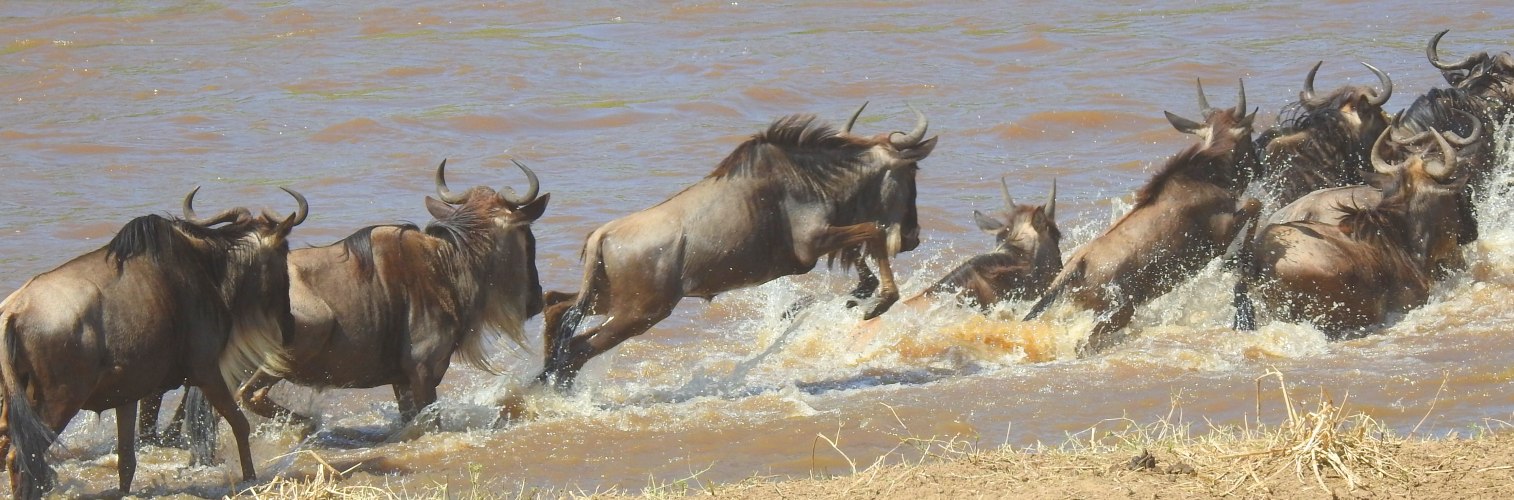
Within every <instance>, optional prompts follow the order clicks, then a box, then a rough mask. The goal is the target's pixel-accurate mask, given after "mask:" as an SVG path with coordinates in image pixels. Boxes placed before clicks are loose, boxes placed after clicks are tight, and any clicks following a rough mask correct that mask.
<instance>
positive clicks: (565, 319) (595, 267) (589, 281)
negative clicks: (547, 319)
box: [543, 231, 605, 372]
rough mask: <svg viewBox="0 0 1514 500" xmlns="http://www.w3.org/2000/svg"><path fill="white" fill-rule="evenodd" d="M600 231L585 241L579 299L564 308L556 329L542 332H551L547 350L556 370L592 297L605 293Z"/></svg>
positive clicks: (550, 364)
mask: <svg viewBox="0 0 1514 500" xmlns="http://www.w3.org/2000/svg"><path fill="white" fill-rule="evenodd" d="M601 241H602V240H601V239H600V233H599V232H598V231H595V232H594V233H592V234H590V235H589V239H588V241H585V242H584V249H583V254H582V255H580V256H579V258H580V259H581V260H582V261H583V263H584V278H583V286H582V288H579V291H578V300H577V301H575V302H574V303H573V305H572V306H569V307H568V310H567V311H564V312H563V316H562V321H560V322H558V324H557V331H553V332H543V335H552V336H553V339H554V341H553V342H552V352H549V353H546V355H547V362H546V369H547V371H549V372H555V371H556V370H558V369H560V368H561V366H560V365H561V364H562V363H563V362H564V357H565V356H566V355H567V353H568V341H569V340H572V339H573V334H574V333H576V332H577V331H578V326H579V325H580V324H581V323H583V320H584V316H586V315H587V313H588V310H589V307H590V306H591V305H592V303H591V301H593V300H595V298H596V297H597V296H598V295H599V294H600V293H602V290H601V287H600V285H602V283H601V282H602V281H603V280H602V279H601V277H602V276H604V272H605V270H604V259H603V257H601V255H600V250H601V249H600V243H601Z"/></svg>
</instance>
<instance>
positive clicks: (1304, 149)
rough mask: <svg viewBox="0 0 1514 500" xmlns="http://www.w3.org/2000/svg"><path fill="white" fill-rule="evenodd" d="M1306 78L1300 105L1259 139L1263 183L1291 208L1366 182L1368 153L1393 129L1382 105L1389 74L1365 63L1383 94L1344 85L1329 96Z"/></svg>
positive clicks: (1387, 91)
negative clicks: (1311, 195) (1316, 194)
mask: <svg viewBox="0 0 1514 500" xmlns="http://www.w3.org/2000/svg"><path fill="white" fill-rule="evenodd" d="M1321 64H1324V61H1320V62H1319V63H1315V65H1314V67H1313V68H1311V69H1310V70H1309V75H1308V76H1306V77H1304V90H1303V91H1301V92H1299V100H1298V102H1295V103H1293V104H1289V105H1288V106H1287V107H1285V108H1284V110H1283V113H1282V115H1283V117H1282V118H1281V119H1280V120H1279V122H1278V125H1276V126H1274V127H1273V128H1271V129H1268V130H1267V131H1266V132H1263V133H1262V135H1261V136H1259V137H1257V140H1256V147H1257V149H1258V150H1259V151H1260V152H1261V171H1260V177H1259V179H1258V180H1259V181H1260V182H1261V186H1262V188H1263V189H1264V190H1265V191H1266V192H1267V193H1269V194H1270V195H1271V196H1272V197H1273V201H1275V202H1276V203H1277V204H1279V205H1281V204H1286V203H1289V202H1291V201H1293V200H1295V199H1298V198H1299V197H1300V196H1303V195H1306V194H1309V193H1311V192H1314V191H1316V190H1319V189H1324V188H1331V187H1339V186H1354V185H1357V184H1361V183H1362V177H1361V174H1360V172H1361V171H1363V170H1366V169H1369V168H1370V167H1371V165H1369V162H1368V160H1367V154H1368V149H1370V148H1371V147H1372V140H1373V139H1376V138H1377V136H1378V134H1380V133H1382V131H1383V129H1384V128H1386V127H1387V126H1388V116H1387V114H1385V113H1384V112H1383V104H1385V103H1387V102H1388V98H1389V97H1391V96H1392V95H1393V80H1392V79H1390V78H1388V74H1387V73H1383V72H1382V71H1381V70H1379V69H1377V68H1376V67H1373V66H1372V65H1371V64H1367V63H1362V65H1363V66H1366V67H1367V69H1369V70H1371V71H1372V73H1373V74H1375V75H1377V78H1378V79H1379V80H1380V81H1381V82H1382V91H1381V92H1379V91H1375V90H1372V88H1370V87H1366V86H1357V85H1350V86H1343V87H1341V88H1339V89H1336V90H1335V91H1334V92H1331V93H1329V94H1326V95H1317V94H1316V93H1315V91H1314V75H1315V74H1316V73H1318V72H1319V68H1320V65H1321Z"/></svg>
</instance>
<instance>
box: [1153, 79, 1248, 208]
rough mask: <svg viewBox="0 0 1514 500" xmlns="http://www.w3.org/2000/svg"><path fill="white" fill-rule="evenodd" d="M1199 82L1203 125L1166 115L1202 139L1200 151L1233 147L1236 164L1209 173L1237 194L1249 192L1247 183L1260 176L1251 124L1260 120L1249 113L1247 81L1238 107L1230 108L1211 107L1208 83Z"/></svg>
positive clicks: (1171, 121) (1238, 100)
mask: <svg viewBox="0 0 1514 500" xmlns="http://www.w3.org/2000/svg"><path fill="white" fill-rule="evenodd" d="M1195 83H1196V85H1197V87H1198V93H1199V110H1200V111H1202V112H1203V114H1204V121H1203V123H1200V122H1197V121H1194V120H1190V119H1187V118H1183V117H1181V116H1178V115H1176V114H1173V113H1172V112H1169V111H1163V112H1162V113H1163V114H1165V115H1167V121H1168V122H1169V123H1171V124H1172V127H1173V128H1175V129H1177V130H1178V131H1179V132H1183V133H1185V134H1193V135H1197V136H1199V139H1200V140H1201V142H1200V144H1199V145H1198V149H1199V150H1207V149H1210V148H1211V147H1214V146H1215V145H1221V146H1222V147H1230V148H1231V150H1232V151H1233V152H1234V157H1233V158H1231V159H1232V160H1233V161H1229V162H1221V163H1220V164H1218V165H1217V166H1218V167H1220V168H1221V169H1225V171H1223V172H1211V173H1209V174H1210V176H1212V177H1213V178H1215V179H1219V180H1221V182H1220V183H1219V184H1220V185H1223V186H1226V187H1227V188H1230V189H1232V190H1236V191H1239V190H1242V189H1245V187H1246V184H1247V182H1249V181H1250V180H1251V179H1252V178H1253V177H1255V175H1256V173H1257V156H1256V147H1255V145H1254V144H1253V143H1252V140H1251V124H1252V123H1253V122H1255V121H1256V112H1255V111H1252V112H1250V113H1247V111H1246V82H1245V81H1244V80H1242V81H1241V82H1240V91H1239V95H1238V96H1237V98H1236V104H1235V107H1233V108H1229V109H1221V108H1215V107H1213V106H1210V105H1209V99H1208V98H1207V97H1205V96H1204V82H1203V81H1202V80H1198V79H1195ZM1231 145H1233V147H1231Z"/></svg>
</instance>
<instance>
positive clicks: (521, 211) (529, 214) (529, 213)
mask: <svg viewBox="0 0 1514 500" xmlns="http://www.w3.org/2000/svg"><path fill="white" fill-rule="evenodd" d="M551 198H552V193H547V194H544V195H541V196H537V197H536V199H534V200H531V203H527V204H525V205H521V206H520V208H517V209H515V214H516V217H519V218H522V219H525V220H528V221H534V220H536V219H539V218H541V214H543V213H545V212H546V211H547V200H549V199H551Z"/></svg>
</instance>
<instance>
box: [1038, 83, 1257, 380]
mask: <svg viewBox="0 0 1514 500" xmlns="http://www.w3.org/2000/svg"><path fill="white" fill-rule="evenodd" d="M1203 95H1204V93H1203V87H1202V86H1200V87H1199V96H1200V107H1201V108H1202V109H1203V110H1204V114H1205V122H1204V123H1202V124H1200V123H1197V122H1194V121H1192V120H1188V119H1185V118H1182V117H1179V116H1176V115H1173V114H1171V113H1168V114H1167V115H1168V120H1169V121H1170V122H1172V124H1173V126H1174V127H1175V128H1177V129H1178V130H1180V131H1183V132H1186V133H1192V134H1196V135H1198V136H1199V137H1200V138H1201V139H1202V142H1200V143H1199V144H1195V145H1193V146H1190V147H1188V148H1187V149H1185V150H1183V151H1182V152H1180V153H1178V154H1177V155H1176V156H1173V157H1172V158H1171V159H1170V160H1168V162H1167V164H1166V165H1165V166H1164V167H1162V169H1161V171H1159V172H1158V173H1157V174H1156V175H1155V176H1153V177H1152V179H1151V181H1150V182H1148V183H1147V184H1146V186H1145V187H1143V188H1141V190H1140V191H1139V192H1138V193H1137V194H1136V203H1135V207H1134V208H1132V209H1131V211H1130V213H1127V214H1125V216H1124V217H1121V218H1120V220H1118V221H1116V222H1115V223H1114V225H1113V226H1111V227H1110V228H1109V229H1108V230H1106V231H1105V232H1104V233H1103V234H1101V235H1099V237H1097V238H1095V239H1094V240H1093V241H1091V242H1089V243H1088V244H1086V245H1083V246H1082V247H1080V248H1078V249H1077V251H1075V252H1073V255H1072V257H1071V258H1069V259H1068V261H1067V263H1066V264H1065V265H1063V266H1062V270H1061V272H1060V273H1058V274H1057V277H1056V279H1055V280H1054V281H1053V282H1052V285H1051V287H1050V289H1049V290H1048V291H1047V292H1046V295H1045V296H1043V297H1042V298H1041V300H1040V301H1038V302H1037V303H1036V305H1035V306H1034V307H1032V309H1031V311H1030V314H1028V315H1027V316H1026V317H1025V319H1026V320H1027V321H1029V320H1031V319H1034V318H1035V317H1036V316H1038V315H1040V314H1041V312H1043V311H1045V310H1046V308H1047V307H1048V306H1050V305H1051V303H1052V302H1053V301H1055V300H1056V299H1057V298H1058V297H1064V296H1065V297H1067V298H1068V299H1070V300H1071V301H1072V302H1073V304H1075V305H1076V306H1077V307H1079V308H1081V309H1085V310H1090V311H1093V312H1094V313H1095V314H1097V315H1098V317H1099V320H1098V324H1097V325H1095V326H1094V329H1093V331H1092V333H1090V334H1089V337H1088V340H1087V342H1086V343H1084V344H1080V346H1079V349H1078V351H1079V354H1080V355H1087V354H1093V353H1097V352H1100V351H1103V350H1105V349H1108V348H1109V347H1112V346H1114V345H1115V344H1117V343H1119V342H1120V340H1121V339H1120V338H1119V337H1117V336H1116V332H1119V331H1120V330H1121V329H1122V328H1124V327H1125V325H1127V324H1128V323H1130V319H1131V316H1132V315H1133V314H1134V313H1135V308H1136V306H1139V305H1141V304H1144V303H1146V302H1148V301H1150V300H1152V299H1154V298H1156V297H1159V296H1161V295H1163V294H1166V293H1167V292H1169V291H1172V289H1173V288H1175V287H1177V286H1178V285H1179V284H1181V283H1183V282H1185V281H1187V280H1188V279H1189V278H1190V277H1192V276H1193V275H1194V274H1195V273H1197V272H1198V271H1199V269H1201V268H1203V267H1204V266H1205V265H1206V264H1207V263H1208V262H1209V261H1211V260H1213V259H1214V258H1215V257H1217V256H1219V255H1220V254H1222V253H1223V252H1224V251H1225V248H1226V247H1227V246H1228V245H1229V243H1230V242H1231V241H1232V240H1234V239H1235V237H1236V234H1237V233H1238V232H1239V231H1240V229H1241V228H1242V227H1244V226H1245V225H1246V224H1249V223H1251V222H1252V221H1253V220H1254V219H1255V218H1256V216H1257V211H1258V210H1259V209H1260V207H1261V203H1260V202H1258V201H1257V200H1254V199H1250V198H1246V199H1242V198H1241V192H1242V191H1244V190H1245V189H1246V185H1247V177H1246V175H1245V172H1248V171H1250V170H1248V169H1249V168H1251V167H1254V166H1255V161H1256V151H1255V149H1254V148H1253V147H1252V142H1251V123H1252V120H1253V119H1254V118H1255V116H1256V115H1255V114H1250V115H1248V114H1247V113H1246V109H1245V105H1246V104H1245V103H1246V93H1245V89H1244V87H1242V89H1241V92H1240V102H1239V104H1237V106H1236V107H1235V108H1231V109H1228V110H1225V109H1214V108H1211V107H1209V105H1208V102H1207V101H1206V100H1204V99H1203Z"/></svg>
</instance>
